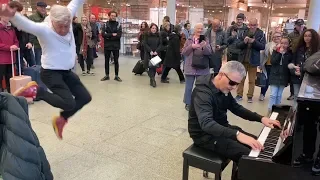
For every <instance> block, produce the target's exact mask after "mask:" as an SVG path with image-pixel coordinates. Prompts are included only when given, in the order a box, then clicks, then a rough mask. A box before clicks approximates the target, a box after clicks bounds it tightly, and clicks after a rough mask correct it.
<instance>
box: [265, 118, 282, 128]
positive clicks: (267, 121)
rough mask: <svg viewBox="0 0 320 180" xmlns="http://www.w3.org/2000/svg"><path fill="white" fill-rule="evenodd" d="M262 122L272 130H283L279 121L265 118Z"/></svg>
mask: <svg viewBox="0 0 320 180" xmlns="http://www.w3.org/2000/svg"><path fill="white" fill-rule="evenodd" d="M261 122H262V124H263V125H265V126H267V127H269V128H272V129H273V128H275V126H277V127H279V128H281V124H280V122H279V121H277V120H272V119H270V118H267V117H263V118H262V119H261Z"/></svg>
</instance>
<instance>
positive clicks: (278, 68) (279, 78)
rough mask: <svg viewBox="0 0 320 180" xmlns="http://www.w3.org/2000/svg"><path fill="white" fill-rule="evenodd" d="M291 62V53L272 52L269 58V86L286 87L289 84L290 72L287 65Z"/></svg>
mask: <svg viewBox="0 0 320 180" xmlns="http://www.w3.org/2000/svg"><path fill="white" fill-rule="evenodd" d="M291 62H292V52H291V51H288V52H286V53H284V54H282V53H279V52H277V51H275V50H274V51H273V53H272V57H271V70H270V77H269V84H270V85H276V86H285V87H286V86H287V85H288V83H289V78H290V72H289V68H288V64H289V63H291Z"/></svg>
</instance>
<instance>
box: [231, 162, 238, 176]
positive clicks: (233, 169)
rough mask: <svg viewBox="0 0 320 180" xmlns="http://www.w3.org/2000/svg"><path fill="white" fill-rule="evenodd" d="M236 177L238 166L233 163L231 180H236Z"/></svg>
mask: <svg viewBox="0 0 320 180" xmlns="http://www.w3.org/2000/svg"><path fill="white" fill-rule="evenodd" d="M237 176H238V165H237V164H236V163H234V162H233V165H232V174H231V180H237V179H238V177H237Z"/></svg>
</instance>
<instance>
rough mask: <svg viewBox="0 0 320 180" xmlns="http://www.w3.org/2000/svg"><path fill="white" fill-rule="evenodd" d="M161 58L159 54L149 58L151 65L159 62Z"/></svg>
mask: <svg viewBox="0 0 320 180" xmlns="http://www.w3.org/2000/svg"><path fill="white" fill-rule="evenodd" d="M161 61H162V60H161V58H160V57H159V56H155V57H153V58H151V60H150V63H151V64H152V65H153V66H156V65H158V64H159V63H160V62H161Z"/></svg>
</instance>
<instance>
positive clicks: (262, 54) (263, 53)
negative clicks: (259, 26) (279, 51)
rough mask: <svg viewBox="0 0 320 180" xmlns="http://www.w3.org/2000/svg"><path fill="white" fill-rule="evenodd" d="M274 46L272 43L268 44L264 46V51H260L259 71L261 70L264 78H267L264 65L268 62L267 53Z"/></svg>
mask: <svg viewBox="0 0 320 180" xmlns="http://www.w3.org/2000/svg"><path fill="white" fill-rule="evenodd" d="M273 45H275V43H274V42H272V41H271V42H268V43H267V44H266V47H265V49H264V50H262V51H260V69H261V70H262V72H263V74H264V75H265V76H266V78H268V76H267V70H266V66H265V65H266V63H267V61H268V55H269V51H270V47H271V46H273Z"/></svg>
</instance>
